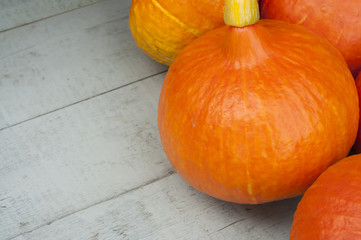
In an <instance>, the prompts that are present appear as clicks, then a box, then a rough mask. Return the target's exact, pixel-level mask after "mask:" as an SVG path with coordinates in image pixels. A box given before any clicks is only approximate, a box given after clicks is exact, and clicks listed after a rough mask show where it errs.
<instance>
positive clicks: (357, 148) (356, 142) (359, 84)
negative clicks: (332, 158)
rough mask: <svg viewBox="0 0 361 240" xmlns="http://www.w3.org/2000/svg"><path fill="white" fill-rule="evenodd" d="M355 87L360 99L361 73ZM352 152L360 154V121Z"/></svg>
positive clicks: (360, 102)
mask: <svg viewBox="0 0 361 240" xmlns="http://www.w3.org/2000/svg"><path fill="white" fill-rule="evenodd" d="M356 87H357V93H358V96H359V99H360V97H361V73H360V74H359V75H358V77H357V78H356ZM359 109H361V101H359ZM354 150H355V152H356V153H361V121H360V122H359V125H358V133H357V137H356V141H355V145H354Z"/></svg>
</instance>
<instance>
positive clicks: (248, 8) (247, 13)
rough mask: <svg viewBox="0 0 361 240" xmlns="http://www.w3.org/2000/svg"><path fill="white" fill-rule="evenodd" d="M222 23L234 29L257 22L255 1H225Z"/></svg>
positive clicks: (256, 4) (257, 15) (257, 10)
mask: <svg viewBox="0 0 361 240" xmlns="http://www.w3.org/2000/svg"><path fill="white" fill-rule="evenodd" d="M223 18H224V22H225V24H226V25H229V26H234V27H245V26H249V25H252V24H255V23H256V22H258V20H259V9H258V1H257V0H225V2H224V15H223Z"/></svg>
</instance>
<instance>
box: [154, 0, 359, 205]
mask: <svg viewBox="0 0 361 240" xmlns="http://www.w3.org/2000/svg"><path fill="white" fill-rule="evenodd" d="M245 12H246V13H247V14H243V13H245ZM255 14H258V4H257V2H255V1H252V0H248V1H247V0H246V1H242V0H234V1H232V0H226V4H225V20H226V21H225V22H226V23H227V24H228V25H226V26H223V27H221V28H218V29H215V30H212V31H209V32H207V33H205V34H204V35H203V36H201V37H200V38H198V39H196V40H194V41H193V42H192V43H191V44H190V45H188V46H187V47H186V48H185V49H184V50H183V51H182V52H181V53H180V54H179V55H178V57H177V58H176V60H175V61H174V62H173V64H172V65H171V66H170V68H169V71H168V73H167V75H166V78H165V80H164V83H163V86H162V90H161V94H160V99H159V109H158V127H159V132H160V137H161V141H162V144H163V148H164V151H165V153H166V155H167V157H168V160H169V161H170V162H171V164H172V165H173V166H174V168H175V169H176V171H177V172H178V173H179V174H180V175H181V176H182V177H183V178H184V179H185V180H186V181H187V182H188V183H189V184H190V185H192V186H193V187H195V188H196V189H198V190H200V191H202V192H204V193H207V194H209V195H211V196H214V197H216V198H220V199H223V200H226V201H232V202H237V203H262V202H269V201H274V200H279V199H283V198H290V197H294V196H297V195H300V194H302V193H303V192H304V191H305V190H306V189H307V187H309V186H310V185H311V183H312V182H313V181H314V180H315V179H316V178H317V177H318V176H319V175H320V174H321V173H322V172H323V171H324V170H325V169H326V168H327V167H328V166H329V165H330V164H332V163H334V162H336V161H337V160H339V159H342V158H344V157H345V156H346V155H347V154H348V152H349V150H350V148H351V146H352V145H353V143H354V141H355V137H356V134H357V127H358V119H359V115H358V114H359V110H358V97H357V91H356V86H355V83H354V79H353V77H352V75H351V73H350V71H349V69H348V68H347V65H346V63H345V61H344V59H343V58H342V56H341V55H340V54H339V52H338V51H337V50H336V49H335V48H334V47H333V46H332V45H331V44H330V43H329V42H328V41H326V40H324V39H323V38H320V37H319V36H317V35H316V34H314V33H312V32H311V31H309V30H307V29H306V28H304V27H302V26H299V25H293V24H289V23H285V22H281V21H275V20H260V21H257V20H258V18H257V17H256V16H255ZM236 26H237V27H236ZM242 26H243V27H242Z"/></svg>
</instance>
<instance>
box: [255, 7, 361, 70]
mask: <svg viewBox="0 0 361 240" xmlns="http://www.w3.org/2000/svg"><path fill="white" fill-rule="evenodd" d="M261 16H262V18H272V19H278V20H283V21H287V22H290V23H297V24H301V25H303V26H305V27H307V28H309V29H311V30H313V31H314V32H316V33H317V34H319V35H320V36H322V37H324V38H326V39H327V40H329V41H330V42H331V43H332V44H334V46H336V47H337V48H338V49H339V50H340V52H341V53H342V55H343V56H344V58H345V60H346V62H347V64H348V66H349V68H350V70H351V71H352V73H353V74H354V76H357V73H358V72H360V71H361V1H360V0H346V1H345V0H263V1H261Z"/></svg>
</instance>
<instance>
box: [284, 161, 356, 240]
mask: <svg viewBox="0 0 361 240" xmlns="http://www.w3.org/2000/svg"><path fill="white" fill-rule="evenodd" d="M360 186H361V155H353V156H351V157H348V158H345V159H343V160H341V161H339V162H338V163H336V164H335V165H333V166H331V167H330V168H328V169H327V170H326V171H325V172H324V173H322V175H321V176H320V177H319V178H318V179H317V180H316V181H315V182H314V183H313V184H312V186H311V187H310V188H309V189H308V190H307V191H306V193H305V195H304V196H303V198H302V200H301V201H300V203H299V205H298V207H297V210H296V213H295V215H294V219H293V224H292V229H291V234H290V239H291V240H316V239H317V240H331V239H332V240H336V239H345V240H352V239H361V188H360Z"/></svg>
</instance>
